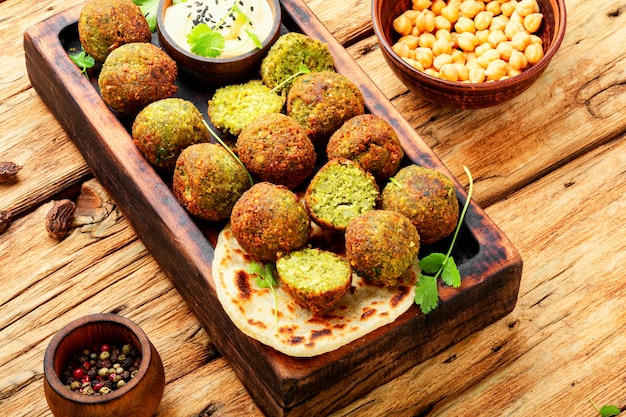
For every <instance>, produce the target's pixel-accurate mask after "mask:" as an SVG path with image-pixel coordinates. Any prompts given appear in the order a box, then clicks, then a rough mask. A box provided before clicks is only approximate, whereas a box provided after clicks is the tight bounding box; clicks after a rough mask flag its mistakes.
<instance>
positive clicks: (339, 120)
mask: <svg viewBox="0 0 626 417" xmlns="http://www.w3.org/2000/svg"><path fill="white" fill-rule="evenodd" d="M363 113H365V101H364V99H363V94H362V93H361V91H360V90H359V88H358V87H357V86H356V85H355V84H354V83H353V82H352V81H350V79H348V77H346V76H345V75H342V74H339V73H336V72H334V71H322V72H311V73H308V74H304V75H302V76H301V77H299V78H297V79H296V81H295V82H294V83H293V85H292V86H291V88H290V89H289V92H288V93H287V114H288V115H289V116H291V117H293V118H294V119H296V121H297V122H298V123H299V124H300V125H301V126H302V127H303V128H304V130H305V132H306V134H307V136H308V137H309V138H310V139H311V141H312V142H313V144H315V145H320V146H326V144H327V143H328V139H329V138H330V136H331V135H332V134H333V133H334V132H335V131H336V130H337V129H339V128H340V127H341V125H342V124H343V123H344V122H346V121H347V120H349V119H351V118H353V117H354V116H358V115H360V114H363Z"/></svg>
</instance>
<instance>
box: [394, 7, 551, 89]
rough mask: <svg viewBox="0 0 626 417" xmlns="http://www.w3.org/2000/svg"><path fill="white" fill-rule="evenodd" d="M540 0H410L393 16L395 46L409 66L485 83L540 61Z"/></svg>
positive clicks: (441, 75) (541, 47)
mask: <svg viewBox="0 0 626 417" xmlns="http://www.w3.org/2000/svg"><path fill="white" fill-rule="evenodd" d="M542 24H543V14H541V13H540V10H539V4H538V3H537V0H447V1H446V0H412V9H409V10H406V11H405V12H404V13H402V14H401V15H399V16H398V17H397V18H396V19H394V20H393V29H394V31H395V32H396V33H398V34H399V35H400V39H398V41H397V42H396V43H395V44H394V45H393V46H392V49H393V51H394V52H395V53H396V54H397V55H398V56H400V57H401V58H402V59H403V60H404V61H405V62H406V63H407V64H409V65H410V66H411V67H413V68H415V69H417V70H419V71H423V72H424V73H425V74H428V75H431V76H433V77H439V78H442V79H445V80H449V81H457V82H470V83H482V82H491V81H496V80H502V79H506V78H510V77H513V76H515V75H518V74H520V73H521V72H522V71H523V70H524V69H526V68H528V67H529V66H531V65H534V64H535V63H537V62H539V60H541V58H542V57H543V55H544V50H543V42H542V40H541V38H540V37H539V36H537V35H535V34H534V33H535V32H537V31H538V30H539V29H540V27H541V25H542Z"/></svg>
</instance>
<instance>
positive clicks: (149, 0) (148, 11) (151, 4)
mask: <svg viewBox="0 0 626 417" xmlns="http://www.w3.org/2000/svg"><path fill="white" fill-rule="evenodd" d="M133 3H135V4H136V5H137V6H139V8H140V9H141V13H143V15H144V16H145V17H146V20H147V21H148V26H150V31H151V32H154V31H155V30H156V27H157V12H158V8H159V0H133ZM174 3H177V2H176V1H174Z"/></svg>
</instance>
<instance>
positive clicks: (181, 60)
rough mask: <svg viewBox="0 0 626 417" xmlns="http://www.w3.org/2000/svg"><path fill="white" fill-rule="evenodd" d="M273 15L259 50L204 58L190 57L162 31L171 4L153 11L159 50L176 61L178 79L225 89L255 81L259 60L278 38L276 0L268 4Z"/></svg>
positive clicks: (166, 0) (162, 0) (163, 1)
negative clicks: (165, 15) (245, 81)
mask: <svg viewBox="0 0 626 417" xmlns="http://www.w3.org/2000/svg"><path fill="white" fill-rule="evenodd" d="M268 2H269V5H270V8H271V9H272V11H273V22H272V27H271V30H270V35H269V36H268V37H267V38H266V39H264V40H261V43H262V46H263V47H262V48H261V49H259V48H255V49H254V50H252V51H250V52H247V53H245V54H243V55H238V56H234V57H227V58H207V57H202V56H199V55H196V54H194V53H191V52H189V51H187V50H185V49H184V48H182V47H180V46H179V45H178V44H176V42H174V40H173V38H172V36H171V35H170V34H169V33H168V32H167V30H166V29H165V24H164V14H165V10H166V9H167V8H168V7H170V6H171V5H172V0H160V2H159V7H158V11H157V34H158V39H159V43H160V44H161V47H162V48H163V50H164V51H165V52H166V53H167V54H168V55H169V56H171V57H172V59H174V61H176V63H177V64H178V68H179V73H180V75H181V76H182V77H185V78H187V79H188V80H191V81H192V82H194V83H199V84H200V85H209V86H210V85H225V84H233V83H236V82H240V81H244V80H248V79H250V78H259V75H258V72H259V67H260V64H261V61H262V59H263V58H264V57H265V55H266V54H267V51H268V50H269V48H270V47H271V46H272V44H273V43H274V42H275V41H276V39H278V37H279V36H280V25H281V8H280V1H279V0H268Z"/></svg>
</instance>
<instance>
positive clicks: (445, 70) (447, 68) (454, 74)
mask: <svg viewBox="0 0 626 417" xmlns="http://www.w3.org/2000/svg"><path fill="white" fill-rule="evenodd" d="M439 76H440V78H441V79H443V80H448V81H459V71H458V70H457V69H456V66H454V64H444V65H442V66H441V69H440V70H439Z"/></svg>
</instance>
